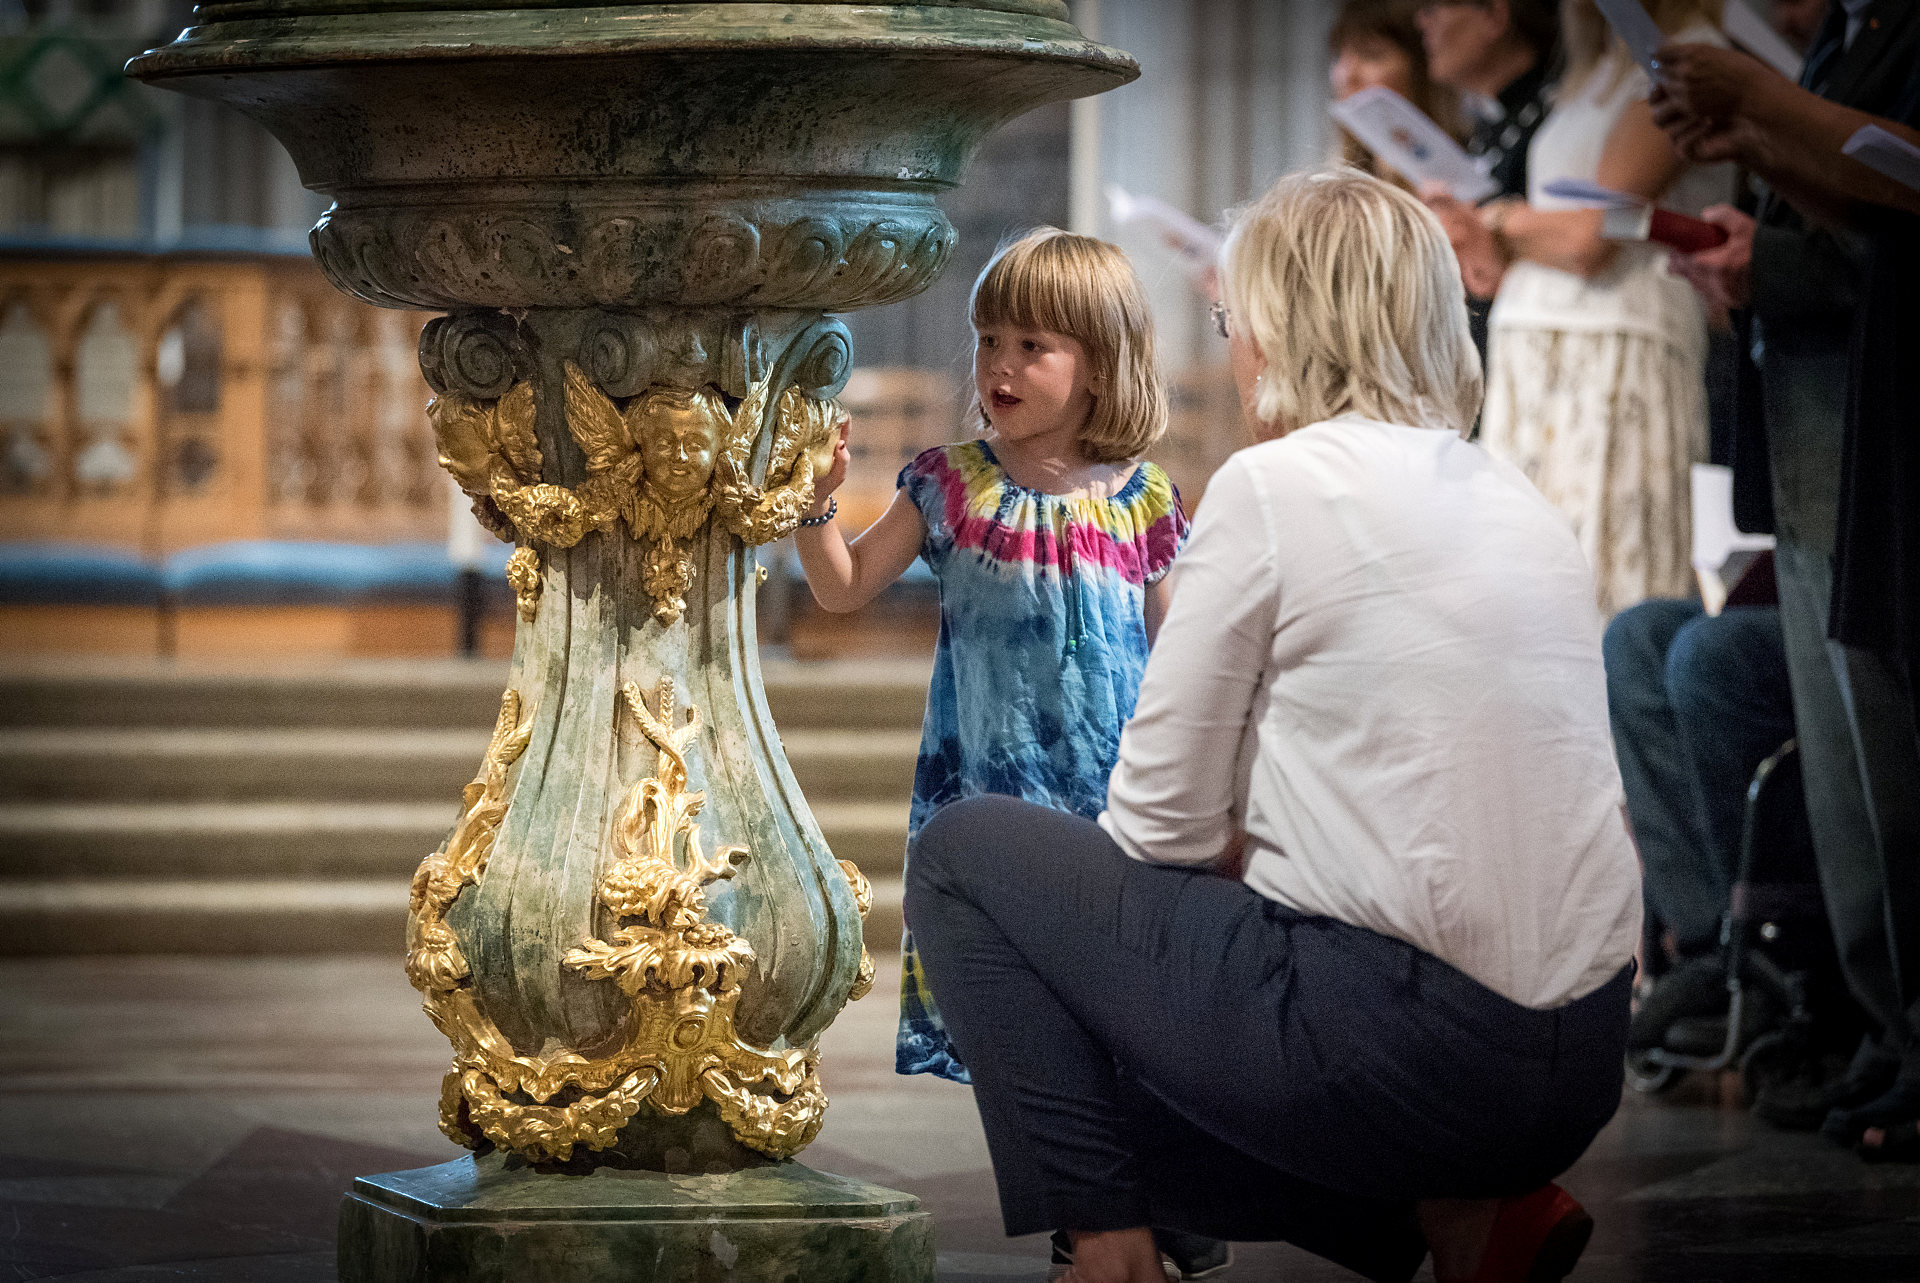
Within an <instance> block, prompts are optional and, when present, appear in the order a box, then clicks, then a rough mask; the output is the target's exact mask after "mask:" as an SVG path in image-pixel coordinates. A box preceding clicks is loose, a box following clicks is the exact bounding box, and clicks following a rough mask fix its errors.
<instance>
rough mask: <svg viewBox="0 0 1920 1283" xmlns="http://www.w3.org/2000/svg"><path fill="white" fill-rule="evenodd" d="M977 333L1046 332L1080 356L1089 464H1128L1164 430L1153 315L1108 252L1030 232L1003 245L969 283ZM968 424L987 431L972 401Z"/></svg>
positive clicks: (1083, 241)
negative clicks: (1089, 398)
mask: <svg viewBox="0 0 1920 1283" xmlns="http://www.w3.org/2000/svg"><path fill="white" fill-rule="evenodd" d="M969 306H970V307H971V309H972V314H973V324H974V326H975V327H976V328H978V327H979V326H983V325H1014V326H1020V327H1022V328H1025V329H1033V330H1050V331H1052V332H1053V333H1055V334H1065V335H1067V336H1068V337H1069V338H1072V339H1075V340H1076V341H1078V342H1079V344H1080V346H1081V347H1082V348H1084V349H1085V350H1086V354H1087V362H1088V365H1089V366H1090V369H1089V374H1090V376H1091V381H1093V382H1094V383H1095V384H1096V385H1097V386H1099V387H1101V388H1102V389H1103V390H1102V391H1101V392H1100V393H1098V394H1096V395H1095V397H1094V399H1093V411H1092V413H1090V414H1089V415H1088V416H1087V422H1086V424H1085V426H1083V427H1082V428H1081V429H1080V437H1079V441H1080V448H1081V449H1082V450H1083V451H1084V452H1085V453H1086V455H1087V457H1088V458H1089V459H1091V460H1093V461H1094V462H1097V463H1121V462H1124V461H1126V460H1128V459H1136V458H1138V457H1139V456H1141V455H1143V454H1145V453H1146V452H1147V450H1148V449H1149V448H1150V447H1151V446H1152V445H1153V443H1154V442H1156V441H1158V440H1159V439H1160V438H1161V437H1162V436H1163V435H1164V434H1165V433H1166V430H1167V394H1166V390H1165V389H1164V388H1162V387H1161V384H1160V372H1159V370H1158V369H1157V368H1156V367H1155V366H1154V360H1153V314H1152V312H1151V311H1150V310H1149V309H1148V307H1147V292H1146V290H1145V289H1143V288H1142V287H1141V285H1140V278H1139V277H1138V276H1136V275H1135V274H1134V271H1133V264H1131V263H1129V262H1128V261H1127V256H1126V255H1125V254H1123V253H1122V252H1121V251H1120V248H1119V247H1118V246H1116V245H1109V244H1108V243H1107V242H1105V241H1100V240H1095V239H1094V238H1093V237H1091V236H1076V235H1074V234H1073V233H1072V232H1063V231H1061V230H1060V229H1059V228H1057V227H1039V228H1035V229H1034V230H1033V231H1030V232H1028V233H1027V234H1026V235H1024V236H1022V237H1020V238H1019V239H1018V240H1015V241H1011V242H1009V243H1008V244H1005V245H1002V246H1001V247H1000V249H999V251H998V252H996V253H995V254H994V256H993V258H992V259H991V260H990V261H989V262H988V263H987V266H986V268H985V270H984V271H982V272H981V273H980V279H979V280H977V281H975V282H974V283H973V299H972V302H971V303H970V304H969ZM968 418H969V419H970V420H971V422H972V426H973V427H974V429H975V430H976V431H979V430H984V429H986V428H988V427H990V426H992V421H991V420H990V419H989V418H988V417H987V413H986V407H984V406H982V405H981V404H980V398H979V395H978V393H977V392H976V393H975V396H974V400H973V405H972V408H971V409H970V410H969V411H968Z"/></svg>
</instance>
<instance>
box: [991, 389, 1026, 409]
mask: <svg viewBox="0 0 1920 1283" xmlns="http://www.w3.org/2000/svg"><path fill="white" fill-rule="evenodd" d="M1019 404H1020V398H1019V397H1017V396H1015V395H1013V393H1011V392H995V393H994V394H993V408H994V409H996V410H1007V409H1011V408H1012V407H1014V406H1016V405H1019Z"/></svg>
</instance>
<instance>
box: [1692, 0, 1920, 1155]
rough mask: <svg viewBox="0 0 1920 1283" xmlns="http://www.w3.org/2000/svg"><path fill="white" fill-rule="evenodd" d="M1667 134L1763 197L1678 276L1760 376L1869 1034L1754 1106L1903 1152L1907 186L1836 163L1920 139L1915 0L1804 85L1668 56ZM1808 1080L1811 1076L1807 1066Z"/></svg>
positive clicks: (1908, 988) (1754, 525) (1763, 427)
mask: <svg viewBox="0 0 1920 1283" xmlns="http://www.w3.org/2000/svg"><path fill="white" fill-rule="evenodd" d="M1669 55H1671V59H1670V63H1671V65H1670V70H1669V73H1668V76H1667V82H1666V83H1665V85H1664V86H1663V88H1662V90H1661V92H1660V93H1659V94H1657V95H1656V96H1655V99H1654V110H1655V112H1656V114H1657V117H1658V119H1659V121H1660V123H1661V124H1663V125H1664V126H1665V127H1666V128H1667V129H1669V130H1670V131H1672V133H1673V136H1674V137H1675V139H1676V141H1677V142H1678V143H1679V144H1680V145H1681V146H1682V147H1684V148H1685V149H1686V150H1688V151H1689V153H1691V154H1696V155H1704V156H1709V157H1713V158H1719V157H1723V156H1724V157H1732V158H1734V159H1737V160H1739V161H1741V162H1742V163H1744V164H1746V165H1747V166H1749V167H1750V168H1751V169H1753V170H1754V172H1755V173H1757V174H1759V175H1760V176H1761V177H1763V178H1765V179H1766V180H1767V181H1768V183H1769V186H1770V187H1771V188H1772V194H1771V195H1770V196H1769V197H1768V198H1767V199H1766V200H1765V201H1763V202H1762V204H1761V206H1760V208H1759V211H1758V214H1757V216H1755V217H1750V216H1748V215H1746V214H1743V213H1741V212H1739V211H1738V210H1735V209H1732V208H1722V209H1715V210H1710V211H1708V216H1709V217H1710V218H1711V219H1712V221H1715V222H1717V223H1720V224H1721V225H1722V226H1724V227H1725V228H1726V229H1727V230H1728V232H1729V233H1730V235H1729V239H1728V240H1727V242H1726V244H1724V245H1722V246H1720V247H1718V248H1716V249H1711V250H1706V251H1703V252H1701V253H1698V254H1694V255H1691V256H1688V257H1685V258H1682V259H1681V260H1680V261H1679V262H1678V264H1677V266H1678V267H1679V268H1680V269H1681V270H1682V271H1684V272H1685V273H1686V275H1687V276H1688V277H1689V279H1691V280H1692V281H1693V282H1694V284H1695V285H1696V286H1698V287H1699V288H1700V289H1701V291H1702V292H1703V293H1704V294H1706V295H1707V296H1708V297H1709V298H1713V299H1716V300H1718V301H1720V302H1722V303H1723V304H1724V305H1726V306H1728V307H1730V308H1733V309H1735V310H1736V312H1737V313H1738V314H1739V315H1740V316H1741V317H1742V319H1743V323H1744V324H1745V325H1746V326H1747V327H1748V329H1749V331H1750V335H1751V338H1752V346H1751V350H1752V351H1753V352H1754V353H1755V355H1756V360H1757V364H1758V378H1757V380H1756V381H1755V382H1756V384H1757V386H1755V387H1754V392H1755V395H1753V396H1751V397H1746V398H1743V404H1742V415H1741V418H1740V423H1739V432H1738V434H1737V435H1736V437H1735V451H1734V482H1735V501H1736V509H1737V515H1738V516H1739V518H1740V521H1741V525H1742V526H1743V527H1745V528H1748V529H1770V530H1772V531H1773V533H1774V535H1775V538H1776V541H1777V544H1776V548H1775V562H1776V567H1777V573H1778V578H1779V584H1780V610H1781V621H1782V625H1783V629H1784V633H1785V638H1786V644H1787V658H1788V666H1789V673H1790V676H1791V682H1792V688H1793V700H1794V716H1795V721H1796V723H1797V725H1798V728H1799V741H1800V749H1801V754H1802V760H1803V764H1804V766H1803V769H1804V774H1805V781H1806V797H1807V806H1808V811H1809V815H1810V817H1811V819H1812V823H1813V836H1814V849H1815V855H1816V858H1817V860H1818V862H1819V868H1820V877H1821V882H1822V885H1823V888H1824V890H1825V893H1826V900H1827V912H1828V918H1829V921H1830V923H1831V925H1832V928H1833V932H1834V938H1835V944H1836V946H1837V948H1838V950H1839V954H1840V958H1841V962H1842V965H1843V967H1844V969H1845V971H1846V976H1847V981H1848V985H1849V987H1850V988H1851V989H1852V991H1853V993H1854V996H1855V997H1856V998H1857V999H1858V1000H1859V1002H1860V1004H1861V1006H1862V1007H1863V1008H1865V1009H1866V1011H1867V1013H1868V1015H1869V1016H1870V1018H1871V1019H1872V1021H1873V1022H1874V1024H1875V1025H1876V1026H1877V1029H1876V1031H1875V1033H1874V1034H1872V1035H1870V1036H1869V1037H1868V1038H1866V1039H1864V1040H1863V1041H1862V1043H1861V1045H1860V1047H1859V1049H1858V1053H1857V1054H1856V1055H1855V1057H1854V1058H1853V1062H1852V1064H1851V1065H1850V1066H1849V1067H1848V1069H1847V1070H1846V1072H1845V1073H1844V1074H1842V1075H1839V1076H1833V1077H1823V1076H1821V1075H1820V1074H1818V1073H1817V1072H1809V1073H1808V1074H1807V1075H1805V1076H1804V1077H1803V1078H1802V1079H1801V1080H1800V1081H1798V1082H1789V1083H1786V1084H1783V1085H1782V1086H1781V1087H1780V1088H1779V1089H1778V1090H1775V1091H1773V1092H1771V1093H1766V1092H1763V1094H1762V1096H1761V1098H1760V1099H1758V1100H1757V1101H1756V1102H1755V1110H1756V1112H1760V1113H1762V1114H1763V1115H1764V1116H1766V1117H1768V1118H1770V1119H1773V1120H1774V1121H1776V1122H1780V1123H1783V1124H1787V1125H1795V1124H1798V1125H1802V1126H1814V1125H1816V1124H1818V1125H1821V1126H1822V1127H1823V1129H1824V1130H1825V1131H1826V1132H1827V1134H1828V1135H1829V1136H1831V1137H1833V1138H1834V1139H1835V1140H1838V1141H1840V1142H1842V1143H1847V1144H1858V1145H1860V1146H1861V1147H1862V1149H1863V1152H1866V1153H1868V1154H1869V1155H1870V1156H1874V1157H1889V1156H1893V1157H1903V1158H1907V1159H1916V1158H1920V1019H1916V1016H1920V887H1917V886H1916V885H1915V882H1916V873H1917V872H1920V863H1917V862H1916V861H1915V858H1914V857H1915V852H1916V850H1917V849H1920V755H1917V754H1916V744H1915V715H1914V700H1913V686H1912V679H1913V676H1914V670H1915V668H1916V666H1917V665H1920V644H1917V643H1920V586H1917V585H1916V572H1915V570H1914V562H1915V558H1914V555H1913V549H1914V548H1915V547H1916V545H1920V530H1917V529H1916V527H1920V515H1917V514H1920V504H1916V502H1915V500H1914V498H1913V495H1914V486H1915V480H1914V479H1915V478H1916V477H1917V476H1920V448H1916V446H1915V444H1914V443H1915V442H1916V440H1920V434H1916V432H1915V431H1914V426H1915V425H1914V418H1915V410H1914V406H1915V404H1916V384H1917V383H1920V380H1917V379H1916V375H1915V367H1914V362H1913V360H1912V356H1913V352H1914V350H1915V349H1914V343H1915V335H1916V332H1920V323H1916V320H1915V317H1916V309H1915V306H1914V296H1915V290H1916V289H1920V255H1916V253H1915V251H1914V250H1913V245H1914V243H1915V240H1916V236H1915V215H1914V214H1913V213H1912V212H1908V213H1904V214H1902V213H1898V212H1896V211H1899V210H1908V211H1912V210H1913V209H1914V208H1915V206H1914V203H1913V202H1914V198H1913V194H1912V192H1911V191H1909V190H1906V189H1904V188H1900V187H1898V186H1896V185H1892V184H1889V183H1887V182H1886V180H1884V179H1882V178H1881V177H1880V176H1878V175H1877V174H1875V173H1873V172H1872V171H1869V170H1867V169H1865V168H1864V167H1862V166H1859V165H1858V164H1857V163H1856V162H1854V161H1852V160H1850V159H1847V158H1846V157H1844V156H1842V155H1841V154H1840V151H1839V148H1840V146H1841V144H1842V143H1844V141H1845V140H1846V139H1847V138H1848V137H1849V136H1850V135H1851V134H1852V133H1853V131H1854V130H1856V129H1858V128H1859V127H1861V126H1862V125H1864V124H1868V123H1876V124H1879V125H1881V126H1882V127H1884V128H1888V129H1890V130H1893V131H1895V132H1896V133H1899V132H1903V131H1906V136H1907V137H1908V138H1909V140H1912V139H1913V138H1914V137H1915V135H1914V134H1912V133H1911V132H1910V131H1911V130H1912V129H1913V128H1914V127H1915V126H1916V125H1920V6H1916V5H1914V4H1912V3H1897V2H1895V0H1866V2H1865V3H1848V4H1844V5H1843V4H1835V5H1833V6H1832V7H1830V8H1829V10H1828V12H1827V15H1826V18H1825V20H1824V22H1823V23H1822V25H1821V27H1820V30H1819V32H1818V34H1817V36H1816V38H1815V40H1814V42H1813V46H1812V47H1811V48H1810V49H1809V51H1808V55H1807V60H1806V67H1805V69H1804V71H1803V73H1802V76H1801V81H1800V86H1799V87H1798V88H1795V87H1794V86H1792V85H1790V84H1788V83H1787V82H1786V81H1785V79H1784V78H1782V77H1779V76H1777V75H1775V74H1774V73H1773V72H1771V71H1769V70H1768V69H1767V68H1765V67H1762V66H1761V65H1760V64H1758V63H1756V62H1753V61H1752V60H1750V59H1746V58H1743V57H1740V56H1738V55H1733V54H1729V53H1727V52H1725V51H1723V50H1718V49H1711V48H1696V47H1679V48H1670V49H1667V50H1663V51H1662V55H1661V56H1662V61H1663V63H1666V62H1669ZM1812 1070H1817V1067H1813V1066H1810V1071H1812Z"/></svg>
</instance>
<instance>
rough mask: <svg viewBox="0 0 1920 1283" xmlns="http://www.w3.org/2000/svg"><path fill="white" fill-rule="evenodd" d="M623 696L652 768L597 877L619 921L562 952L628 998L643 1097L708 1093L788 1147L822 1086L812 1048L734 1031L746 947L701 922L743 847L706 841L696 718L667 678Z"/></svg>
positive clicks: (730, 1114)
mask: <svg viewBox="0 0 1920 1283" xmlns="http://www.w3.org/2000/svg"><path fill="white" fill-rule="evenodd" d="M621 702H622V704H623V706H624V707H625V709H626V711H627V713H628V715H629V716H630V717H631V718H632V719H633V721H634V722H635V724H636V725H638V727H639V728H640V731H641V733H642V734H644V735H645V736H646V738H647V739H648V740H649V741H651V742H652V744H653V746H654V749H655V754H656V762H655V768H654V773H653V775H651V776H649V777H648V778H646V779H643V780H641V781H640V782H639V783H638V784H636V785H634V786H633V787H632V788H631V789H630V790H628V792H627V795H626V797H625V798H624V799H623V800H622V801H621V804H620V807H619V809H618V810H617V811H616V812H615V814H614V820H613V845H614V850H615V852H616V855H615V859H614V861H613V863H612V865H611V866H610V867H609V868H608V870H607V872H606V874H605V875H604V876H603V877H602V879H601V882H600V889H599V893H600V902H601V904H602V905H603V906H605V907H606V909H607V910H608V911H609V912H610V913H612V914H613V916H614V918H615V920H616V922H619V923H624V924H625V925H618V926H616V927H615V929H614V930H613V931H612V933H611V935H612V939H611V940H599V939H590V940H587V941H584V942H583V943H582V945H581V947H580V948H578V949H574V950H571V951H570V952H568V953H567V955H566V957H565V958H564V959H563V961H564V962H565V964H566V965H567V966H569V967H571V968H573V969H574V970H576V971H579V972H581V973H582V974H584V975H587V976H591V977H596V978H603V979H610V980H613V981H614V982H615V983H616V984H618V985H619V986H620V988H621V990H622V991H624V992H625V993H627V994H629V995H630V996H632V998H633V999H634V1004H633V1007H632V1009H631V1012H630V1014H629V1022H628V1026H627V1030H626V1040H625V1045H624V1046H623V1047H622V1048H621V1049H620V1050H619V1051H617V1052H616V1053H614V1056H613V1058H612V1059H613V1060H614V1061H615V1062H617V1063H618V1064H620V1065H621V1066H623V1067H624V1066H629V1065H630V1066H634V1067H642V1066H645V1067H651V1068H654V1069H656V1070H658V1071H659V1074H660V1080H659V1085H658V1086H657V1087H655V1088H654V1089H653V1091H652V1092H651V1093H650V1094H649V1095H648V1096H647V1098H646V1099H647V1103H648V1104H649V1105H651V1106H652V1107H653V1108H655V1109H658V1110H659V1111H661V1112H662V1113H666V1114H684V1113H686V1112H687V1111H688V1110H690V1109H692V1108H694V1107H695V1106H696V1105H698V1104H700V1103H701V1101H702V1100H711V1101H712V1102H713V1103H714V1105H715V1107H716V1108H717V1109H718V1111H719V1113H720V1116H721V1117H722V1118H723V1119H724V1120H725V1121H726V1122H727V1124H728V1126H729V1127H731V1128H732V1130H733V1132H734V1135H735V1136H736V1137H737V1138H738V1139H739V1140H740V1142H741V1143H742V1144H744V1145H747V1146H750V1147H751V1148H754V1149H757V1150H760V1151H761V1152H762V1153H766V1154H770V1155H772V1156H773V1157H776V1158H785V1157H788V1156H789V1155H792V1154H794V1153H796V1152H798V1151H799V1150H800V1149H802V1148H804V1147H805V1146H806V1145H807V1143H808V1142H810V1141H811V1140H812V1139H813V1137H814V1136H815V1134H816V1133H818V1131H819V1130H820V1123H821V1121H822V1119H823V1118H824V1116H825V1112H826V1106H827V1098H826V1095H825V1093H824V1092H822V1091H821V1089H820V1078H819V1072H818V1066H817V1063H816V1060H815V1054H814V1052H813V1051H812V1050H810V1049H806V1048H790V1049H786V1050H780V1051H762V1050H760V1049H758V1048H755V1047H752V1046H749V1045H748V1044H746V1043H745V1042H743V1041H741V1040H740V1038H739V1036H738V1035H737V1034H736V1033H735V1031H734V1013H735V1009H736V1008H737V1007H738V1006H739V1003H740V994H741V989H740V985H741V981H742V979H743V978H744V976H745V974H746V973H747V971H748V970H749V969H750V968H751V966H752V964H753V960H754V953H753V947H752V946H751V945H749V944H748V943H747V942H746V941H745V940H742V939H741V938H739V937H738V936H736V935H734V934H733V932H731V931H730V930H728V929H727V928H726V927H724V926H722V925H721V924H719V923H717V922H713V921H710V920H708V918H707V916H706V911H707V901H706V887H707V886H708V885H709V884H711V883H713V882H716V881H719V880H722V879H725V878H730V877H732V876H733V874H734V872H735V870H736V869H737V868H738V867H739V865H740V864H741V863H743V862H744V861H745V860H746V859H747V855H748V852H747V848H746V847H744V846H738V845H734V846H723V847H721V848H719V849H718V850H716V851H715V852H714V853H713V854H712V855H708V854H706V852H705V849H704V846H703V843H702V841H701V836H700V829H699V826H698V824H697V819H698V816H699V814H700V810H701V807H702V806H703V805H704V804H705V802H706V795H705V794H704V793H702V792H699V791H697V790H692V789H689V788H688V786H687V762H686V750H687V746H688V745H689V744H690V743H691V742H692V741H693V739H694V737H695V736H697V735H698V734H699V730H700V720H699V716H698V714H697V712H696V711H695V710H694V709H692V708H689V709H688V710H687V712H686V716H685V719H684V720H683V721H682V722H681V723H679V724H678V725H675V724H674V721H673V703H674V699H673V682H672V680H671V679H666V678H663V679H662V680H661V682H660V684H659V685H658V686H657V687H656V688H655V692H654V701H653V702H652V703H651V704H649V702H648V700H647V697H646V696H645V695H644V694H643V693H642V692H641V691H640V689H639V688H638V687H637V686H636V685H634V684H633V683H632V682H628V683H626V684H625V685H624V686H622V687H621ZM677 851H684V859H682V858H681V857H680V856H679V855H677V854H676V852H677Z"/></svg>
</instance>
